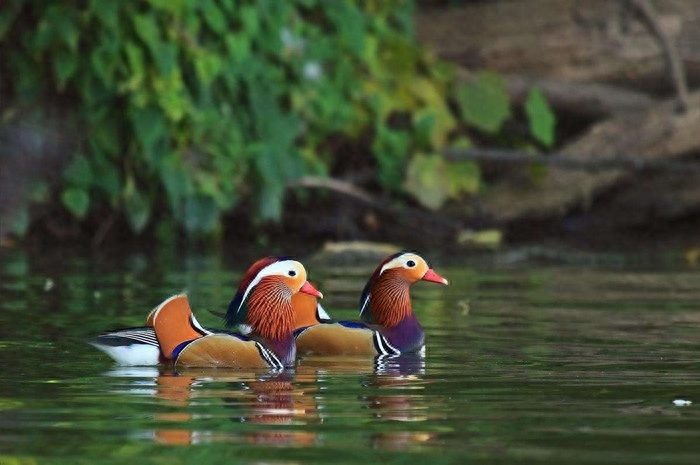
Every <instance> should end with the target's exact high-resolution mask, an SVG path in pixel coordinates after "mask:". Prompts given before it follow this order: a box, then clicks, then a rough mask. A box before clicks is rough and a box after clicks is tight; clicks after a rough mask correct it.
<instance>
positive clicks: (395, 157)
mask: <svg viewBox="0 0 700 465" xmlns="http://www.w3.org/2000/svg"><path fill="white" fill-rule="evenodd" d="M410 144H411V134H410V133H409V132H407V131H394V130H392V129H390V128H388V127H386V126H385V125H381V126H379V127H378V128H377V133H376V135H375V139H374V141H373V142H372V152H373V153H374V156H375V157H376V159H377V162H378V164H379V173H378V178H379V182H380V183H381V184H382V185H383V186H385V187H388V188H394V187H398V186H399V185H400V184H401V179H402V176H403V167H404V163H405V160H406V157H408V154H409V145H410Z"/></svg>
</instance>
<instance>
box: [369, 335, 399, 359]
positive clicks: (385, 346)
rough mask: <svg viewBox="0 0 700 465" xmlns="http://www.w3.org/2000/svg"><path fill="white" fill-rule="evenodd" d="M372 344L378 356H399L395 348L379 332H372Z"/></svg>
mask: <svg viewBox="0 0 700 465" xmlns="http://www.w3.org/2000/svg"><path fill="white" fill-rule="evenodd" d="M374 343H375V345H376V347H377V350H378V351H379V354H380V355H399V354H400V353H401V351H400V350H398V349H397V348H396V347H394V346H392V345H391V344H389V341H387V340H386V339H385V338H384V336H382V335H381V333H380V332H379V331H375V332H374Z"/></svg>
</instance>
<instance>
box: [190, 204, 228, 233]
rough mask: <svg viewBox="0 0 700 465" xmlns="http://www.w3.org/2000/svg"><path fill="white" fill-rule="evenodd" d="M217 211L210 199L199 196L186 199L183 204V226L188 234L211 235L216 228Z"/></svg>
mask: <svg viewBox="0 0 700 465" xmlns="http://www.w3.org/2000/svg"><path fill="white" fill-rule="evenodd" d="M218 222H219V209H218V208H217V206H216V202H215V201H214V199H212V198H211V197H207V196H204V195H201V194H196V195H194V196H191V197H188V198H187V200H186V202H185V214H184V224H185V229H186V230H187V231H188V232H190V233H211V232H213V231H214V230H215V229H216V227H217V226H218Z"/></svg>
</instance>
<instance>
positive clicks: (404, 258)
mask: <svg viewBox="0 0 700 465" xmlns="http://www.w3.org/2000/svg"><path fill="white" fill-rule="evenodd" d="M409 260H412V261H413V266H410V267H409V266H408V262H409ZM422 261H425V260H423V259H422V258H420V257H419V256H418V255H416V254H414V253H411V252H407V253H404V254H401V255H399V256H398V257H396V258H394V259H393V260H389V261H388V262H386V263H385V264H384V266H383V267H382V269H381V270H380V271H379V275H380V276H381V274H382V273H384V272H385V271H386V270H391V269H394V268H409V269H410V268H415V267H416V266H417V265H418V263H420V262H422Z"/></svg>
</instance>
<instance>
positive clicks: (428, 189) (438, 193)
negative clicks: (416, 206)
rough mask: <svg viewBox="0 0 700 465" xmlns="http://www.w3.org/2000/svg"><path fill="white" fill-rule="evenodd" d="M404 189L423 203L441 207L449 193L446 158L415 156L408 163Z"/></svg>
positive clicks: (430, 206) (429, 206) (435, 207)
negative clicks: (446, 181) (446, 177)
mask: <svg viewBox="0 0 700 465" xmlns="http://www.w3.org/2000/svg"><path fill="white" fill-rule="evenodd" d="M404 189H405V190H406V191H407V192H408V193H410V194H411V195H413V196H414V197H415V198H416V199H417V200H418V201H419V202H420V203H421V205H423V206H425V207H427V208H430V209H431V210H437V209H439V208H440V207H441V206H442V205H443V204H444V203H445V200H446V199H447V196H448V194H449V190H448V186H447V184H446V183H445V160H444V158H442V157H441V156H439V155H423V154H418V155H416V156H414V157H413V158H412V159H411V161H410V162H409V163H408V168H407V170H406V180H405V182H404Z"/></svg>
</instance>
